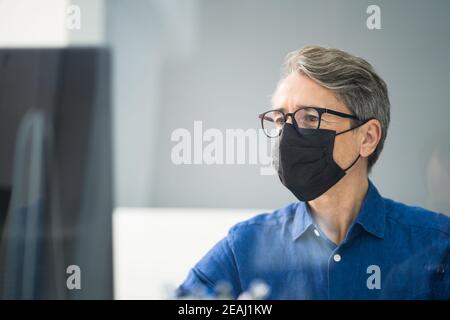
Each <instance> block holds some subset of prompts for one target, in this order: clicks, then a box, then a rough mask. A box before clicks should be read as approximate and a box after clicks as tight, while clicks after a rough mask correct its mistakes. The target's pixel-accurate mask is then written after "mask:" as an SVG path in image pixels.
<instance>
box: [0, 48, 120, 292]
mask: <svg viewBox="0 0 450 320" xmlns="http://www.w3.org/2000/svg"><path fill="white" fill-rule="evenodd" d="M110 105H111V103H110V55H109V51H108V50H107V49H104V48H67V49H2V50H0V228H1V233H2V238H1V239H2V240H1V251H0V259H1V260H0V272H1V274H0V290H1V291H0V295H1V296H2V297H4V298H10V299H20V298H26V299H48V298H50V299H52V298H56V299H78V298H80V299H83V298H101V299H109V298H112V297H113V284H112V240H111V239H112V236H111V233H112V222H111V221H112V209H113V197H112V163H111V158H112V157H111V109H110ZM74 283H75V285H74Z"/></svg>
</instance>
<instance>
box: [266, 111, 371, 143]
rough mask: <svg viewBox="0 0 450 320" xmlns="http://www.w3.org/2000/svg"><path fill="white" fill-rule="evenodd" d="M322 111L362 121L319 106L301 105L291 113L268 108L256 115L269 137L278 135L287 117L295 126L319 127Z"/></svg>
mask: <svg viewBox="0 0 450 320" xmlns="http://www.w3.org/2000/svg"><path fill="white" fill-rule="evenodd" d="M324 113H329V114H332V115H335V116H338V117H341V118H347V119H354V120H358V121H362V120H361V119H359V118H358V117H357V116H354V115H352V114H347V113H342V112H339V111H334V110H330V109H326V108H319V107H302V108H300V109H297V110H296V111H295V112H292V113H291V112H290V113H284V112H283V111H281V110H269V111H266V112H263V113H261V114H260V115H259V116H258V117H259V118H260V119H261V126H262V129H263V130H264V133H265V135H266V136H267V137H269V138H276V137H278V136H279V135H280V133H281V129H282V128H283V126H284V124H285V123H286V122H287V119H288V117H291V118H292V123H293V124H294V126H295V127H296V128H301V129H319V128H320V122H321V120H322V115H323V114H324Z"/></svg>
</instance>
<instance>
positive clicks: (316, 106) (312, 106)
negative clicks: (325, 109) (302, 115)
mask: <svg viewBox="0 0 450 320" xmlns="http://www.w3.org/2000/svg"><path fill="white" fill-rule="evenodd" d="M301 108H320V107H319V106H318V105H314V104H298V105H296V106H295V110H298V109H301ZM272 109H273V110H280V111H283V112H285V113H286V108H285V107H279V108H277V107H275V106H274V107H273V108H272Z"/></svg>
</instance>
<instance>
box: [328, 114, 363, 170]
mask: <svg viewBox="0 0 450 320" xmlns="http://www.w3.org/2000/svg"><path fill="white" fill-rule="evenodd" d="M369 120H372V118H370V119H367V120H365V121H363V122H361V123H360V124H358V125H356V126H354V127H351V128H350V129H347V130H344V131H342V132H339V133H336V136H338V135H340V134H343V133H346V132H349V131H352V130H354V129H356V128H359V127H361V126H362V125H364V124H366V123H367V122H368V121H369ZM360 157H361V155H360V154H358V156H357V157H356V159H355V160H354V161H353V162H352V164H351V165H349V166H348V167H347V168H345V169H343V170H344V171H345V172H347V171H348V170H350V168H351V167H353V166H354V165H355V164H356V162H358V160H359V158H360Z"/></svg>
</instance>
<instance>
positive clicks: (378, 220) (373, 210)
mask: <svg viewBox="0 0 450 320" xmlns="http://www.w3.org/2000/svg"><path fill="white" fill-rule="evenodd" d="M355 223H356V224H359V225H361V226H362V227H363V228H364V230H366V231H367V232H368V233H370V234H372V235H374V236H376V237H378V238H383V237H384V230H385V226H386V208H385V204H384V201H383V198H382V197H381V196H380V194H379V193H378V190H377V188H376V187H375V186H374V185H373V183H372V181H370V180H369V188H368V189H367V193H366V196H365V198H364V201H363V204H362V206H361V209H360V210H359V214H358V216H357V217H356V220H355Z"/></svg>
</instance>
